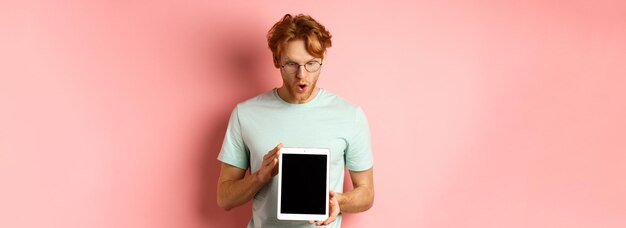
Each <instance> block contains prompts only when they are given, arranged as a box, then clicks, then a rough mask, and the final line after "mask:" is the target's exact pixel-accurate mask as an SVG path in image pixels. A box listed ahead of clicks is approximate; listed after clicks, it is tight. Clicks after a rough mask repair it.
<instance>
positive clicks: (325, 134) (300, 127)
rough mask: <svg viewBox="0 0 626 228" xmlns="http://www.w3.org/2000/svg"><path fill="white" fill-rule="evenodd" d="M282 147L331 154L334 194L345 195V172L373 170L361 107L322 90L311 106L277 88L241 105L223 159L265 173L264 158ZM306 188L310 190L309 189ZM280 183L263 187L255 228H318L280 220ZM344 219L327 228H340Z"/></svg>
mask: <svg viewBox="0 0 626 228" xmlns="http://www.w3.org/2000/svg"><path fill="white" fill-rule="evenodd" d="M279 143H283V146H284V147H314V148H329V149H330V158H331V161H330V186H329V187H330V189H331V190H332V191H335V192H343V182H344V170H345V167H346V166H347V168H348V169H349V170H351V171H364V170H367V169H369V168H371V167H372V165H373V159H372V151H371V145H370V132H369V127H368V124H367V119H366V117H365V114H364V113H363V110H361V108H360V107H358V106H356V105H353V104H351V103H349V102H347V101H346V100H344V99H342V98H340V97H338V96H336V95H334V94H332V93H330V92H327V91H326V90H324V89H320V90H319V92H318V94H317V95H316V97H315V98H313V99H312V100H311V101H309V102H307V103H305V104H290V103H287V102H285V101H284V100H283V99H282V98H280V97H279V96H278V94H277V91H276V89H273V90H271V91H268V92H266V93H263V94H261V95H259V96H256V97H254V98H252V99H249V100H247V101H244V102H242V103H239V104H238V105H237V107H236V108H235V109H234V110H233V112H232V114H231V116H230V120H229V122H228V129H227V130H226V135H225V137H224V143H223V144H222V150H221V151H220V154H219V155H218V160H220V161H222V162H224V163H227V164H230V165H233V166H236V167H239V168H241V169H248V168H250V170H251V172H252V173H254V172H257V171H258V170H259V169H260V166H261V162H262V161H263V156H264V155H265V154H266V153H267V152H269V151H270V150H271V149H273V148H274V147H276V145H278V144H279ZM303 187H305V186H303ZM277 201H278V178H273V179H272V180H271V181H270V182H268V183H267V184H266V185H265V186H263V187H262V188H261V189H260V190H259V192H258V193H257V194H256V195H255V196H254V199H253V212H252V218H251V219H250V223H249V224H248V227H249V228H252V227H263V228H266V227H313V226H314V225H309V224H308V223H307V222H306V221H284V220H278V219H277V217H276V210H277ZM340 225H341V214H340V215H339V216H338V217H337V220H335V222H333V223H332V224H330V225H329V226H327V227H340Z"/></svg>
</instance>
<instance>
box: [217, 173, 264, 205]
mask: <svg viewBox="0 0 626 228" xmlns="http://www.w3.org/2000/svg"><path fill="white" fill-rule="evenodd" d="M256 174H257V173H254V174H252V175H248V176H245V177H244V178H243V179H239V180H225V181H221V182H220V184H219V185H218V189H217V195H218V196H217V204H218V205H219V206H220V207H221V208H223V209H225V210H230V209H232V208H235V207H237V206H240V205H242V204H245V203H246V202H248V201H250V200H251V199H252V197H254V195H255V194H256V193H257V192H258V191H259V189H261V187H263V185H264V183H262V182H261V181H260V180H259V179H258V178H257V176H256Z"/></svg>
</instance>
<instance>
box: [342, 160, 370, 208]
mask: <svg viewBox="0 0 626 228" xmlns="http://www.w3.org/2000/svg"><path fill="white" fill-rule="evenodd" d="M350 178H352V186H354V189H353V190H352V191H350V192H345V193H342V194H339V193H337V201H339V208H341V212H346V213H354V212H363V211H367V210H368V209H370V208H371V207H372V205H373V204H374V168H370V169H368V170H365V171H358V172H357V171H350Z"/></svg>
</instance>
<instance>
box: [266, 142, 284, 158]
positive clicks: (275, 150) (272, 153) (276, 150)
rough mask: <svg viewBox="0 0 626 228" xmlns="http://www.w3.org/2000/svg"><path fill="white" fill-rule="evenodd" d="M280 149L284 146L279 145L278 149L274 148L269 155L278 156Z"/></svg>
mask: <svg viewBox="0 0 626 228" xmlns="http://www.w3.org/2000/svg"><path fill="white" fill-rule="evenodd" d="M280 148H283V144H282V143H279V144H278V145H276V147H274V149H272V150H270V151H269V152H268V153H267V154H270V156H271V155H274V154H276V153H277V152H278V151H280Z"/></svg>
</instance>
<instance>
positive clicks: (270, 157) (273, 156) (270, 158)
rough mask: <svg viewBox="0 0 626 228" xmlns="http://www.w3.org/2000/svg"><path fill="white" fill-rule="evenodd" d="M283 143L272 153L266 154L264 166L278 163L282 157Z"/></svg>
mask: <svg viewBox="0 0 626 228" xmlns="http://www.w3.org/2000/svg"><path fill="white" fill-rule="evenodd" d="M282 145H283V144H282V143H281V144H278V146H276V148H274V149H273V150H271V151H270V152H268V153H267V154H265V156H263V161H264V162H263V165H266V166H269V165H270V164H274V165H275V164H276V162H278V156H279V155H280V152H279V151H280V148H282Z"/></svg>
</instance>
